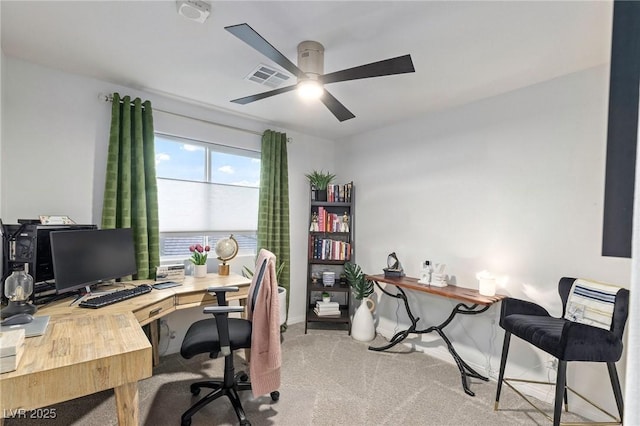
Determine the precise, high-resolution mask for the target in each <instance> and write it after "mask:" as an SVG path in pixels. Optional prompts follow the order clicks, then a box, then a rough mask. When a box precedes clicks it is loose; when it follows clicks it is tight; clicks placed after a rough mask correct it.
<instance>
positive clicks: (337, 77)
mask: <svg viewBox="0 0 640 426" xmlns="http://www.w3.org/2000/svg"><path fill="white" fill-rule="evenodd" d="M415 71H416V70H415V68H414V67H413V61H411V55H404V56H398V57H397V58H391V59H385V60H383V61H378V62H372V63H370V64H367V65H360V66H359V67H353V68H349V69H346V70H342V71H336V72H332V73H329V74H325V75H323V76H322V77H320V81H322V83H324V84H328V83H337V82H339V81H348V80H358V79H360V78H370V77H382V76H385V75H394V74H405V73H409V72H415Z"/></svg>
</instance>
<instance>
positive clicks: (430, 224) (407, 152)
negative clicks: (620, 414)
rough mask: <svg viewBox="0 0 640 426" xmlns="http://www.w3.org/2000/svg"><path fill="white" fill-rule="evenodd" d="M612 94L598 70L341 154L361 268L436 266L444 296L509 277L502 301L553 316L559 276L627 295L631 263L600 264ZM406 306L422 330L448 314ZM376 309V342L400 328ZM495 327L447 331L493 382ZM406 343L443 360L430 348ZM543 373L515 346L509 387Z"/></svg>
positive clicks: (416, 297)
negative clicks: (482, 277)
mask: <svg viewBox="0 0 640 426" xmlns="http://www.w3.org/2000/svg"><path fill="white" fill-rule="evenodd" d="M607 87H608V70H607V68H606V67H604V66H602V67H598V68H594V69H589V70H587V71H584V72H580V73H577V74H572V75H568V76H564V77H561V78H558V79H555V80H552V81H548V82H545V83H542V84H537V85H535V86H531V87H527V88H524V89H521V90H518V91H514V92H511V93H507V94H504V95H502V96H497V97H494V98H490V99H486V100H483V101H480V102H476V103H473V104H468V105H465V106H463V107H460V108H456V109H451V110H448V111H443V112H439V113H434V114H431V115H429V116H426V117H423V118H421V119H419V120H413V121H408V122H404V123H399V124H397V125H394V126H390V127H387V128H384V129H380V130H376V131H371V132H369V133H367V134H363V135H359V136H357V137H354V138H352V140H349V141H348V142H347V143H344V144H342V146H343V149H344V153H343V155H341V156H339V157H338V159H339V160H341V163H340V167H339V170H340V171H342V172H344V173H346V171H347V170H348V171H349V172H350V174H351V177H352V178H353V180H354V182H355V185H356V188H357V192H356V194H357V198H356V206H357V213H356V215H357V221H358V229H357V232H356V247H357V256H356V257H357V262H358V263H359V264H360V265H361V266H362V267H363V269H364V270H365V271H366V272H367V273H369V274H378V273H382V268H383V267H384V266H385V265H386V256H387V254H388V253H390V252H392V251H395V252H396V253H397V254H398V256H399V258H400V260H401V262H402V263H403V266H404V268H405V271H406V273H407V275H409V276H417V274H418V272H419V264H420V262H421V261H424V260H431V261H434V262H442V263H446V264H447V271H446V272H448V273H449V274H450V277H451V280H452V282H454V283H455V284H457V285H459V286H462V287H470V288H477V280H476V279H475V274H476V272H478V271H481V270H483V269H487V270H489V271H491V272H493V273H495V274H499V275H505V276H508V282H507V285H506V287H505V288H503V289H501V292H502V293H504V294H507V295H510V296H513V297H518V298H526V299H532V300H534V301H536V302H538V303H541V304H542V305H544V306H546V307H548V308H550V311H551V312H552V313H553V314H556V315H557V314H559V313H560V310H561V302H560V300H559V297H558V294H557V284H558V280H559V278H560V277H562V276H573V277H588V278H592V279H596V280H602V281H605V282H611V283H616V284H619V285H621V286H624V287H627V288H628V287H629V281H630V261H629V260H628V259H617V258H605V257H602V256H601V255H600V247H601V235H602V206H603V196H604V168H605V152H606V151H605V149H606V119H607V93H608V89H607ZM409 298H410V299H411V302H412V304H413V306H415V307H416V310H415V314H416V316H419V317H420V318H422V321H421V322H420V325H421V326H425V327H426V326H428V325H430V324H432V323H434V322H435V323H437V322H439V321H441V320H443V319H444V318H446V316H447V315H448V313H449V312H450V311H451V309H452V307H453V306H454V304H455V302H452V301H448V300H443V299H441V298H438V297H432V296H428V295H421V294H415V293H414V292H411V293H410V294H409ZM376 309H377V316H378V321H379V323H378V329H379V331H381V332H383V333H384V334H387V335H391V334H392V333H393V332H394V331H397V330H398V329H402V328H405V327H406V325H407V324H408V323H409V322H408V319H407V318H406V317H405V316H404V315H402V314H401V312H402V311H403V308H401V309H398V304H397V301H396V300H395V299H391V298H388V297H386V296H385V297H382V298H380V300H379V304H378V307H377V308H376ZM398 312H400V313H398ZM497 318H498V307H493V308H491V309H490V310H489V311H488V312H487V313H485V314H482V315H479V316H477V317H458V318H457V319H456V320H454V322H453V323H452V324H451V325H450V326H449V327H448V328H447V329H446V330H447V332H448V333H449V334H450V336H451V337H452V340H453V342H454V345H455V346H456V347H457V348H458V350H459V352H460V353H461V354H462V356H463V358H465V359H466V360H467V361H469V362H470V363H471V364H472V365H475V366H477V367H479V368H480V369H482V370H484V371H487V372H489V374H491V375H492V376H494V377H495V376H497V374H496V372H497V369H498V367H499V362H500V350H501V347H502V337H503V334H502V330H501V329H499V327H498V326H497V325H495V324H494V322H496V319H497ZM411 342H412V343H413V344H416V345H418V347H420V348H423V349H425V350H427V351H429V352H431V353H433V354H435V355H437V356H442V357H443V358H445V359H447V358H448V359H450V358H449V355H448V353H447V352H446V347H444V346H443V343H442V341H441V340H440V339H437V338H435V336H431V335H423V338H422V339H421V338H414V339H411ZM548 359H549V358H548V357H547V356H546V355H542V353H540V352H537V351H534V350H532V349H531V347H530V346H528V345H525V344H521V343H520V342H518V339H515V341H514V339H512V345H511V357H510V362H509V368H508V374H509V373H510V374H511V375H512V376H520V375H522V373H523V372H525V371H529V370H532V369H533V370H534V371H535V374H534V376H539V377H537V378H538V379H540V378H542V379H546V378H547V373H548V371H547V369H546V366H545V364H546V363H547V361H548ZM541 364H542V365H541ZM621 364H622V366H623V367H624V362H623V363H621ZM573 371H574V370H573V369H572V368H570V370H569V374H570V377H569V382H570V384H572V385H574V386H576V387H577V388H579V390H580V391H584V394H586V395H587V396H591V397H593V398H594V399H595V400H596V401H598V402H600V403H602V404H603V405H604V406H607V407H610V408H611V409H612V410H614V411H615V405H614V404H613V396H612V393H611V392H610V391H609V389H608V387H607V386H604V385H603V384H604V383H608V376H607V374H606V368H605V367H604V366H595V367H594V366H593V365H581V366H580V367H579V370H578V371H579V373H577V374H573ZM622 376H623V381H624V368H622ZM538 396H542V397H545V395H544V394H542V395H538Z"/></svg>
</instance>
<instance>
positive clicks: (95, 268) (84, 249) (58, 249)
mask: <svg viewBox="0 0 640 426" xmlns="http://www.w3.org/2000/svg"><path fill="white" fill-rule="evenodd" d="M50 239H51V257H52V260H53V270H54V275H55V284H56V291H57V292H58V293H67V292H71V291H75V290H79V289H82V288H84V287H88V286H91V285H93V284H97V283H100V282H102V281H106V280H111V279H114V278H122V277H125V276H128V275H133V274H136V273H137V272H138V270H137V267H136V257H135V248H134V244H133V231H132V230H131V228H119V229H96V230H79V231H57V232H51V234H50Z"/></svg>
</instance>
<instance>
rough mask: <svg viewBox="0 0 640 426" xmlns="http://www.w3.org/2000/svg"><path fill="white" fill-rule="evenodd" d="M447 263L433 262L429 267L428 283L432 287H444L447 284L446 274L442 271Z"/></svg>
mask: <svg viewBox="0 0 640 426" xmlns="http://www.w3.org/2000/svg"><path fill="white" fill-rule="evenodd" d="M446 266H447V265H445V264H444V263H434V264H433V267H432V268H431V276H430V278H431V280H430V281H429V285H430V286H432V287H446V286H447V274H445V273H444V268H446Z"/></svg>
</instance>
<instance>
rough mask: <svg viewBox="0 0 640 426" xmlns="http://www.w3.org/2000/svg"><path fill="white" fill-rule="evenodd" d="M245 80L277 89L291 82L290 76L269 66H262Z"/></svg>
mask: <svg viewBox="0 0 640 426" xmlns="http://www.w3.org/2000/svg"><path fill="white" fill-rule="evenodd" d="M245 80H250V81H253V82H256V83H258V84H261V85H263V86H268V87H271V88H274V89H275V88H276V87H278V86H280V85H281V84H282V83H284V82H285V81H287V80H289V76H288V75H286V74H284V73H282V72H280V71H278V70H276V69H274V68H271V67H269V66H267V65H264V64H260V65H258V66H257V67H256V68H255V69H254V70H253V71H252V72H251V73H250V74H249V75H248V76H246V77H245Z"/></svg>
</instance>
